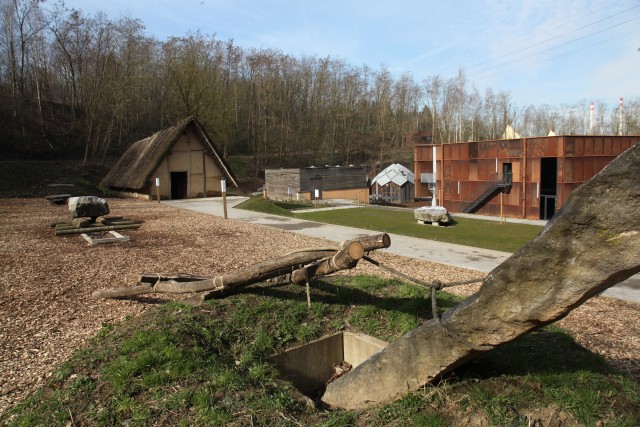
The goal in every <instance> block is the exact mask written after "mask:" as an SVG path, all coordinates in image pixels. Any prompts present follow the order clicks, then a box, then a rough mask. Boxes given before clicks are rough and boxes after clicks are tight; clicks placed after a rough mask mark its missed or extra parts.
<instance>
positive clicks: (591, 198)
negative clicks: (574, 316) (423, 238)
mask: <svg viewBox="0 0 640 427" xmlns="http://www.w3.org/2000/svg"><path fill="white" fill-rule="evenodd" d="M638 183H640V144H637V145H636V146H634V147H632V148H630V149H629V150H627V151H626V152H624V153H623V154H621V155H620V156H619V157H618V158H617V159H615V160H614V161H613V162H611V163H610V164H609V165H608V166H606V167H605V168H604V169H603V170H602V171H601V172H600V173H599V174H598V175H596V176H595V177H593V178H592V179H591V180H590V181H588V182H587V183H585V184H584V185H582V186H580V187H579V188H577V189H576V190H574V191H573V193H572V194H571V197H570V198H569V200H568V201H567V203H566V204H565V206H564V207H563V208H562V211H561V213H560V214H558V215H557V216H556V217H555V218H554V219H553V220H552V221H551V222H549V223H548V224H547V226H546V227H545V229H544V230H543V231H542V232H541V233H540V234H539V235H538V236H537V237H536V238H535V239H534V240H532V241H530V242H529V243H527V244H526V245H525V246H523V247H522V248H521V249H520V250H518V251H517V252H516V253H514V254H513V255H512V256H511V257H510V258H509V259H507V260H506V261H505V262H503V263H502V264H501V265H499V266H498V267H496V268H495V269H494V270H493V271H492V272H491V273H489V275H488V276H487V278H486V279H485V280H484V283H483V285H482V287H481V289H480V290H479V291H478V292H477V293H476V294H475V295H473V296H471V297H469V298H468V299H467V300H465V301H464V302H462V303H461V304H459V305H458V306H456V307H454V308H453V309H451V310H450V311H448V312H446V313H445V314H444V316H442V321H441V323H440V322H438V321H437V320H436V319H434V320H431V321H428V322H426V323H424V324H423V325H421V326H419V327H418V328H416V329H414V330H412V331H410V332H409V333H407V334H406V335H405V336H403V337H401V338H399V339H398V340H396V341H395V342H393V343H391V344H390V345H389V346H388V347H387V348H386V349H384V350H383V351H381V352H379V353H377V354H375V355H374V356H372V357H371V358H369V359H368V360H367V361H365V362H364V363H362V364H361V365H359V366H357V367H356V368H355V369H354V370H353V371H351V372H350V373H349V374H348V375H344V376H342V377H340V378H338V379H337V380H336V381H334V382H332V383H330V384H329V385H328V386H327V390H326V393H325V394H324V396H323V398H322V400H323V401H324V402H325V403H327V404H328V405H330V406H334V407H341V408H345V409H356V408H361V407H363V406H366V405H370V404H375V403H382V402H387V401H390V400H393V399H397V398H400V397H402V396H403V395H404V394H406V393H408V392H409V391H412V390H416V389H418V388H419V387H421V386H423V385H424V384H426V383H428V382H430V381H432V380H434V379H435V378H438V377H440V376H442V375H443V374H446V373H447V372H450V371H451V370H453V369H455V368H456V367H458V366H460V365H462V364H464V363H466V362H468V361H469V360H471V359H474V358H476V357H478V356H479V355H481V354H482V353H484V352H486V351H489V350H491V349H493V348H495V347H497V346H500V345H503V344H505V343H508V342H510V341H513V340H515V339H516V338H518V337H519V336H521V335H523V334H526V333H527V332H530V331H532V330H534V329H537V328H540V327H542V326H544V325H547V324H549V323H552V322H555V321H556V320H559V319H561V318H562V317H564V316H566V315H567V314H568V313H569V312H570V311H571V310H573V309H574V308H576V307H578V306H579V305H581V304H582V303H584V302H585V301H586V300H588V299H589V298H591V297H593V296H596V295H598V294H599V293H601V292H602V291H604V290H605V289H607V288H609V287H611V286H613V285H615V284H616V283H618V282H620V281H622V280H625V279H626V278H628V277H630V276H632V275H633V274H636V273H638V272H640V215H638V212H640V184H638ZM381 384H383V385H384V386H380V385H381Z"/></svg>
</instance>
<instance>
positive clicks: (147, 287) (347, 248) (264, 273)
mask: <svg viewBox="0 0 640 427" xmlns="http://www.w3.org/2000/svg"><path fill="white" fill-rule="evenodd" d="M383 236H384V235H378V236H374V237H372V238H369V239H368V240H367V242H368V243H369V247H372V246H380V245H385V244H386V245H387V247H388V246H389V244H390V238H389V236H388V235H386V238H385V237H383ZM363 254H364V246H363V245H362V243H360V241H358V240H350V241H345V242H342V243H341V244H340V245H339V246H338V248H337V249H309V250H304V251H299V252H294V253H291V254H287V255H284V256H282V257H279V258H276V259H272V260H267V261H264V262H261V263H258V264H254V265H252V266H250V267H247V268H244V269H241V270H238V271H234V272H232V273H227V274H223V275H221V276H217V277H214V278H208V279H204V280H197V281H188V282H180V281H178V280H166V281H163V280H160V281H158V280H157V275H156V277H155V278H156V281H155V282H153V284H152V283H142V284H139V285H137V286H129V287H124V288H115V289H103V290H97V291H95V292H94V293H93V294H92V296H93V297H95V298H118V297H127V296H134V295H142V294H146V293H150V292H154V291H155V292H162V293H190V292H202V291H208V292H206V293H205V294H203V295H202V297H201V298H202V299H210V298H214V297H217V296H222V295H225V294H227V293H229V292H231V291H233V290H235V289H239V288H242V287H245V286H248V285H251V284H254V283H258V282H263V281H265V280H267V279H272V278H275V277H278V276H282V275H285V274H290V273H291V271H292V270H296V269H299V268H301V267H303V266H304V265H307V264H309V263H312V262H315V261H318V260H321V259H327V258H329V259H331V261H330V262H327V265H326V266H324V267H318V268H322V269H323V270H321V271H331V272H334V271H337V270H335V268H336V267H337V266H345V267H344V268H346V266H349V265H351V264H352V263H353V262H354V261H357V260H358V259H360V258H361V257H362V256H363ZM317 274H318V273H317V272H316V275H317ZM143 276H145V275H143ZM152 277H153V276H152V275H149V276H148V277H144V279H145V280H149V281H150V280H151V279H152Z"/></svg>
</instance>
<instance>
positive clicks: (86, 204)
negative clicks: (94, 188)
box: [68, 196, 109, 221]
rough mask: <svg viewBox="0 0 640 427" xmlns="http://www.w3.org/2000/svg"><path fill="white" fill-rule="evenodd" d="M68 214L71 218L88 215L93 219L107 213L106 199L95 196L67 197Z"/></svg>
mask: <svg viewBox="0 0 640 427" xmlns="http://www.w3.org/2000/svg"><path fill="white" fill-rule="evenodd" d="M68 203H69V216H70V217H71V218H84V217H89V218H91V219H92V220H94V221H95V219H96V218H98V217H99V216H104V215H109V205H108V204H107V201H106V200H105V199H103V198H101V197H96V196H80V197H69V202H68Z"/></svg>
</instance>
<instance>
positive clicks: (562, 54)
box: [474, 28, 640, 81]
mask: <svg viewBox="0 0 640 427" xmlns="http://www.w3.org/2000/svg"><path fill="white" fill-rule="evenodd" d="M637 32H640V28H637V29H635V30H632V31H629V32H627V33H624V34H620V35H618V36H615V37H611V38H609V39H606V40H602V41H599V42H596V43H592V44H590V45H589V46H583V47H581V48H578V49H574V50H571V51H568V52H564V53H561V54H559V55H556V56H552V57H550V58H548V59H546V60H544V61H541V62H534V63H529V64H523V65H520V66H517V67H515V68H511V69H509V70H505V71H503V72H498V73H493V74H489V75H485V76H480V77H475V78H474V81H481V80H488V79H490V78H494V77H498V76H501V75H505V74H509V73H512V72H514V71H517V70H521V69H523V68H527V67H530V66H533V65H536V64H540V63H542V62H549V61H552V60H554V59H557V58H561V57H563V56H567V55H571V54H574V53H576V52H580V51H581V50H585V49H590V48H592V47H594V46H598V45H601V44H604V43H607V42H610V41H612V40H616V39H619V38H621V37H626V36H628V35H630V34H633V33H637Z"/></svg>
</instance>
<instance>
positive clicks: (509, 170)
mask: <svg viewBox="0 0 640 427" xmlns="http://www.w3.org/2000/svg"><path fill="white" fill-rule="evenodd" d="M502 182H506V183H509V184H511V183H512V182H513V166H512V164H511V163H503V164H502Z"/></svg>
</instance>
